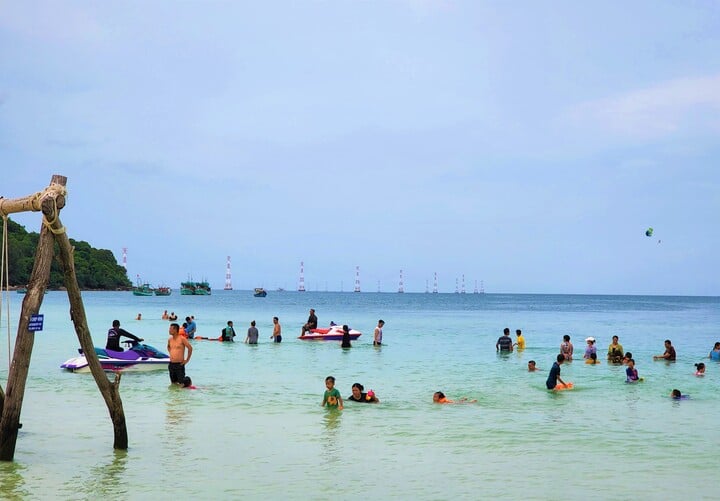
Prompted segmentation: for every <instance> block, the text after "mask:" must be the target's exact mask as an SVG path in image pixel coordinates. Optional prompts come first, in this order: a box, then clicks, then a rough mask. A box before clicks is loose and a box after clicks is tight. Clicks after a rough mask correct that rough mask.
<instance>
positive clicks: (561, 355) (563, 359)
mask: <svg viewBox="0 0 720 501" xmlns="http://www.w3.org/2000/svg"><path fill="white" fill-rule="evenodd" d="M557 361H558V362H564V361H565V355H563V354H562V353H558V356H557Z"/></svg>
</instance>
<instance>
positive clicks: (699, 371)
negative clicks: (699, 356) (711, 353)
mask: <svg viewBox="0 0 720 501" xmlns="http://www.w3.org/2000/svg"><path fill="white" fill-rule="evenodd" d="M695 375H696V376H704V375H705V364H704V363H702V362H700V363H698V364H695Z"/></svg>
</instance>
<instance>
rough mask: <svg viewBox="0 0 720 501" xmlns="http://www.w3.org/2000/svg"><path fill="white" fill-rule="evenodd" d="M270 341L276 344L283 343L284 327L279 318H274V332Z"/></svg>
mask: <svg viewBox="0 0 720 501" xmlns="http://www.w3.org/2000/svg"><path fill="white" fill-rule="evenodd" d="M270 339H272V340H273V342H274V343H280V342H282V327H281V326H280V319H278V317H273V332H272V335H271V336H270Z"/></svg>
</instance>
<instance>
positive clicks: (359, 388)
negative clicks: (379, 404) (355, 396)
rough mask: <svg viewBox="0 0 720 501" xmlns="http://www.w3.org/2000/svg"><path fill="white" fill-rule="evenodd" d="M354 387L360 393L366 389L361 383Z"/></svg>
mask: <svg viewBox="0 0 720 501" xmlns="http://www.w3.org/2000/svg"><path fill="white" fill-rule="evenodd" d="M352 387H353V388H357V389H358V390H360V391H363V390H364V389H365V387H364V386H363V385H361V384H360V383H355V384H354V385H352Z"/></svg>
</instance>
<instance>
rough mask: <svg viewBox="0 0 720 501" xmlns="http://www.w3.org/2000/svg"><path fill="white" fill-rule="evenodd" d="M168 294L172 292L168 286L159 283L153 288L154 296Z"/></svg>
mask: <svg viewBox="0 0 720 501" xmlns="http://www.w3.org/2000/svg"><path fill="white" fill-rule="evenodd" d="M170 294H172V289H171V288H170V287H165V286H164V285H161V286H160V287H156V288H155V295H156V296H169V295H170Z"/></svg>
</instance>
